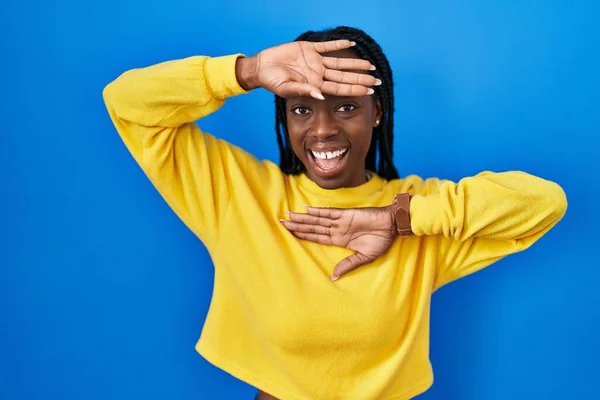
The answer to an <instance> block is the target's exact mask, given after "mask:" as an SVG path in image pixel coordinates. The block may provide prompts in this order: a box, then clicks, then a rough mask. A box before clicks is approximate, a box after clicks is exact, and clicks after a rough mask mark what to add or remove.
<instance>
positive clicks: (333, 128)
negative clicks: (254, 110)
mask: <svg viewBox="0 0 600 400" xmlns="http://www.w3.org/2000/svg"><path fill="white" fill-rule="evenodd" d="M324 56H328V57H335V58H347V59H350V58H355V57H356V54H354V52H352V51H351V50H341V51H335V52H330V53H326V54H324ZM352 72H356V73H360V71H352ZM286 112H287V128H288V132H289V135H290V142H291V145H292V149H293V150H294V153H295V154H296V156H297V157H298V158H299V159H300V161H301V162H302V164H303V165H304V166H305V168H306V174H307V176H308V177H309V178H310V179H311V180H312V181H314V182H315V183H317V184H318V185H319V186H320V187H322V188H325V189H337V188H342V187H354V186H359V185H361V184H363V183H365V182H366V170H365V159H366V157H367V152H368V151H369V146H370V145H371V137H372V134H373V127H376V126H377V125H379V121H380V120H381V102H379V100H377V99H376V98H375V97H373V96H372V95H366V96H337V95H326V96H325V100H318V99H315V98H313V97H309V96H300V97H292V98H288V99H287V101H286ZM311 150H314V151H316V152H327V151H329V152H332V151H335V150H346V153H345V154H344V155H343V156H342V157H338V158H340V162H339V164H340V166H339V168H332V169H330V170H323V169H322V168H320V167H319V165H318V163H317V162H316V160H315V157H314V155H313V154H312V152H311ZM332 170H333V173H332Z"/></svg>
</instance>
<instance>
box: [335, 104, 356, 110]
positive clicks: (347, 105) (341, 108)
mask: <svg viewBox="0 0 600 400" xmlns="http://www.w3.org/2000/svg"><path fill="white" fill-rule="evenodd" d="M357 108H358V107H356V106H355V105H354V104H344V105H343V106H341V107H340V108H338V109H337V111H340V112H350V111H354V110H356V109H357Z"/></svg>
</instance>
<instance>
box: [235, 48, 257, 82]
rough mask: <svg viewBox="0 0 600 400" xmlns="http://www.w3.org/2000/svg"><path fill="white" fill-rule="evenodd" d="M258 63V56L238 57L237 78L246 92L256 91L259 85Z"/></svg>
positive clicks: (236, 64)
mask: <svg viewBox="0 0 600 400" xmlns="http://www.w3.org/2000/svg"><path fill="white" fill-rule="evenodd" d="M257 69H258V62H257V59H256V56H253V57H238V59H237V60H236V62H235V76H236V78H237V81H238V83H239V84H240V86H241V87H242V88H243V89H244V90H252V89H256V88H257V87H258V86H259V85H258V84H257V83H256V81H257V79H256V76H257V74H256V71H257Z"/></svg>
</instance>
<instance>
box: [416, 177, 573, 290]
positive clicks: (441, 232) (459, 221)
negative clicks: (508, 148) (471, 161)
mask: <svg viewBox="0 0 600 400" xmlns="http://www.w3.org/2000/svg"><path fill="white" fill-rule="evenodd" d="M566 210H567V198H566V195H565V192H564V191H563V189H562V188H561V187H560V186H559V185H558V184H556V183H554V182H551V181H548V180H545V179H542V178H539V177H536V176H533V175H530V174H527V173H525V172H521V171H509V172H503V173H493V172H489V171H486V172H482V173H480V174H478V175H476V176H473V177H468V178H464V179H462V180H460V181H459V182H458V183H454V182H450V181H442V182H441V183H440V186H439V188H438V190H437V191H436V192H435V193H434V194H430V195H426V196H418V195H417V196H414V197H413V199H412V201H411V206H410V215H411V225H412V229H413V232H414V233H415V234H416V235H438V236H439V237H440V242H439V245H440V247H439V261H438V268H437V271H436V279H435V283H434V290H436V289H438V288H440V287H441V286H443V285H445V284H447V283H449V282H451V281H454V280H456V279H459V278H461V277H464V276H466V275H469V274H471V273H474V272H476V271H478V270H480V269H482V268H484V267H486V266H488V265H490V264H492V263H494V262H495V261H497V260H499V259H501V258H503V257H505V256H507V255H509V254H513V253H517V252H520V251H523V250H525V249H527V248H529V247H530V246H531V245H533V244H534V243H535V242H536V241H537V240H538V239H540V238H541V237H542V236H543V235H544V234H545V233H546V232H548V231H549V230H550V229H551V228H552V227H553V226H554V225H556V224H557V223H558V222H559V221H560V220H561V219H562V217H563V216H564V215H565V213H566Z"/></svg>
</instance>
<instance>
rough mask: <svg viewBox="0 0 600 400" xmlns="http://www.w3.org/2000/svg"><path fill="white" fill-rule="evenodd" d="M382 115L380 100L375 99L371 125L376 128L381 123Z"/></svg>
mask: <svg viewBox="0 0 600 400" xmlns="http://www.w3.org/2000/svg"><path fill="white" fill-rule="evenodd" d="M382 115H383V111H382V107H381V101H379V99H377V100H376V101H375V114H374V115H373V127H374V128H377V127H378V126H379V124H381V117H382Z"/></svg>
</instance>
